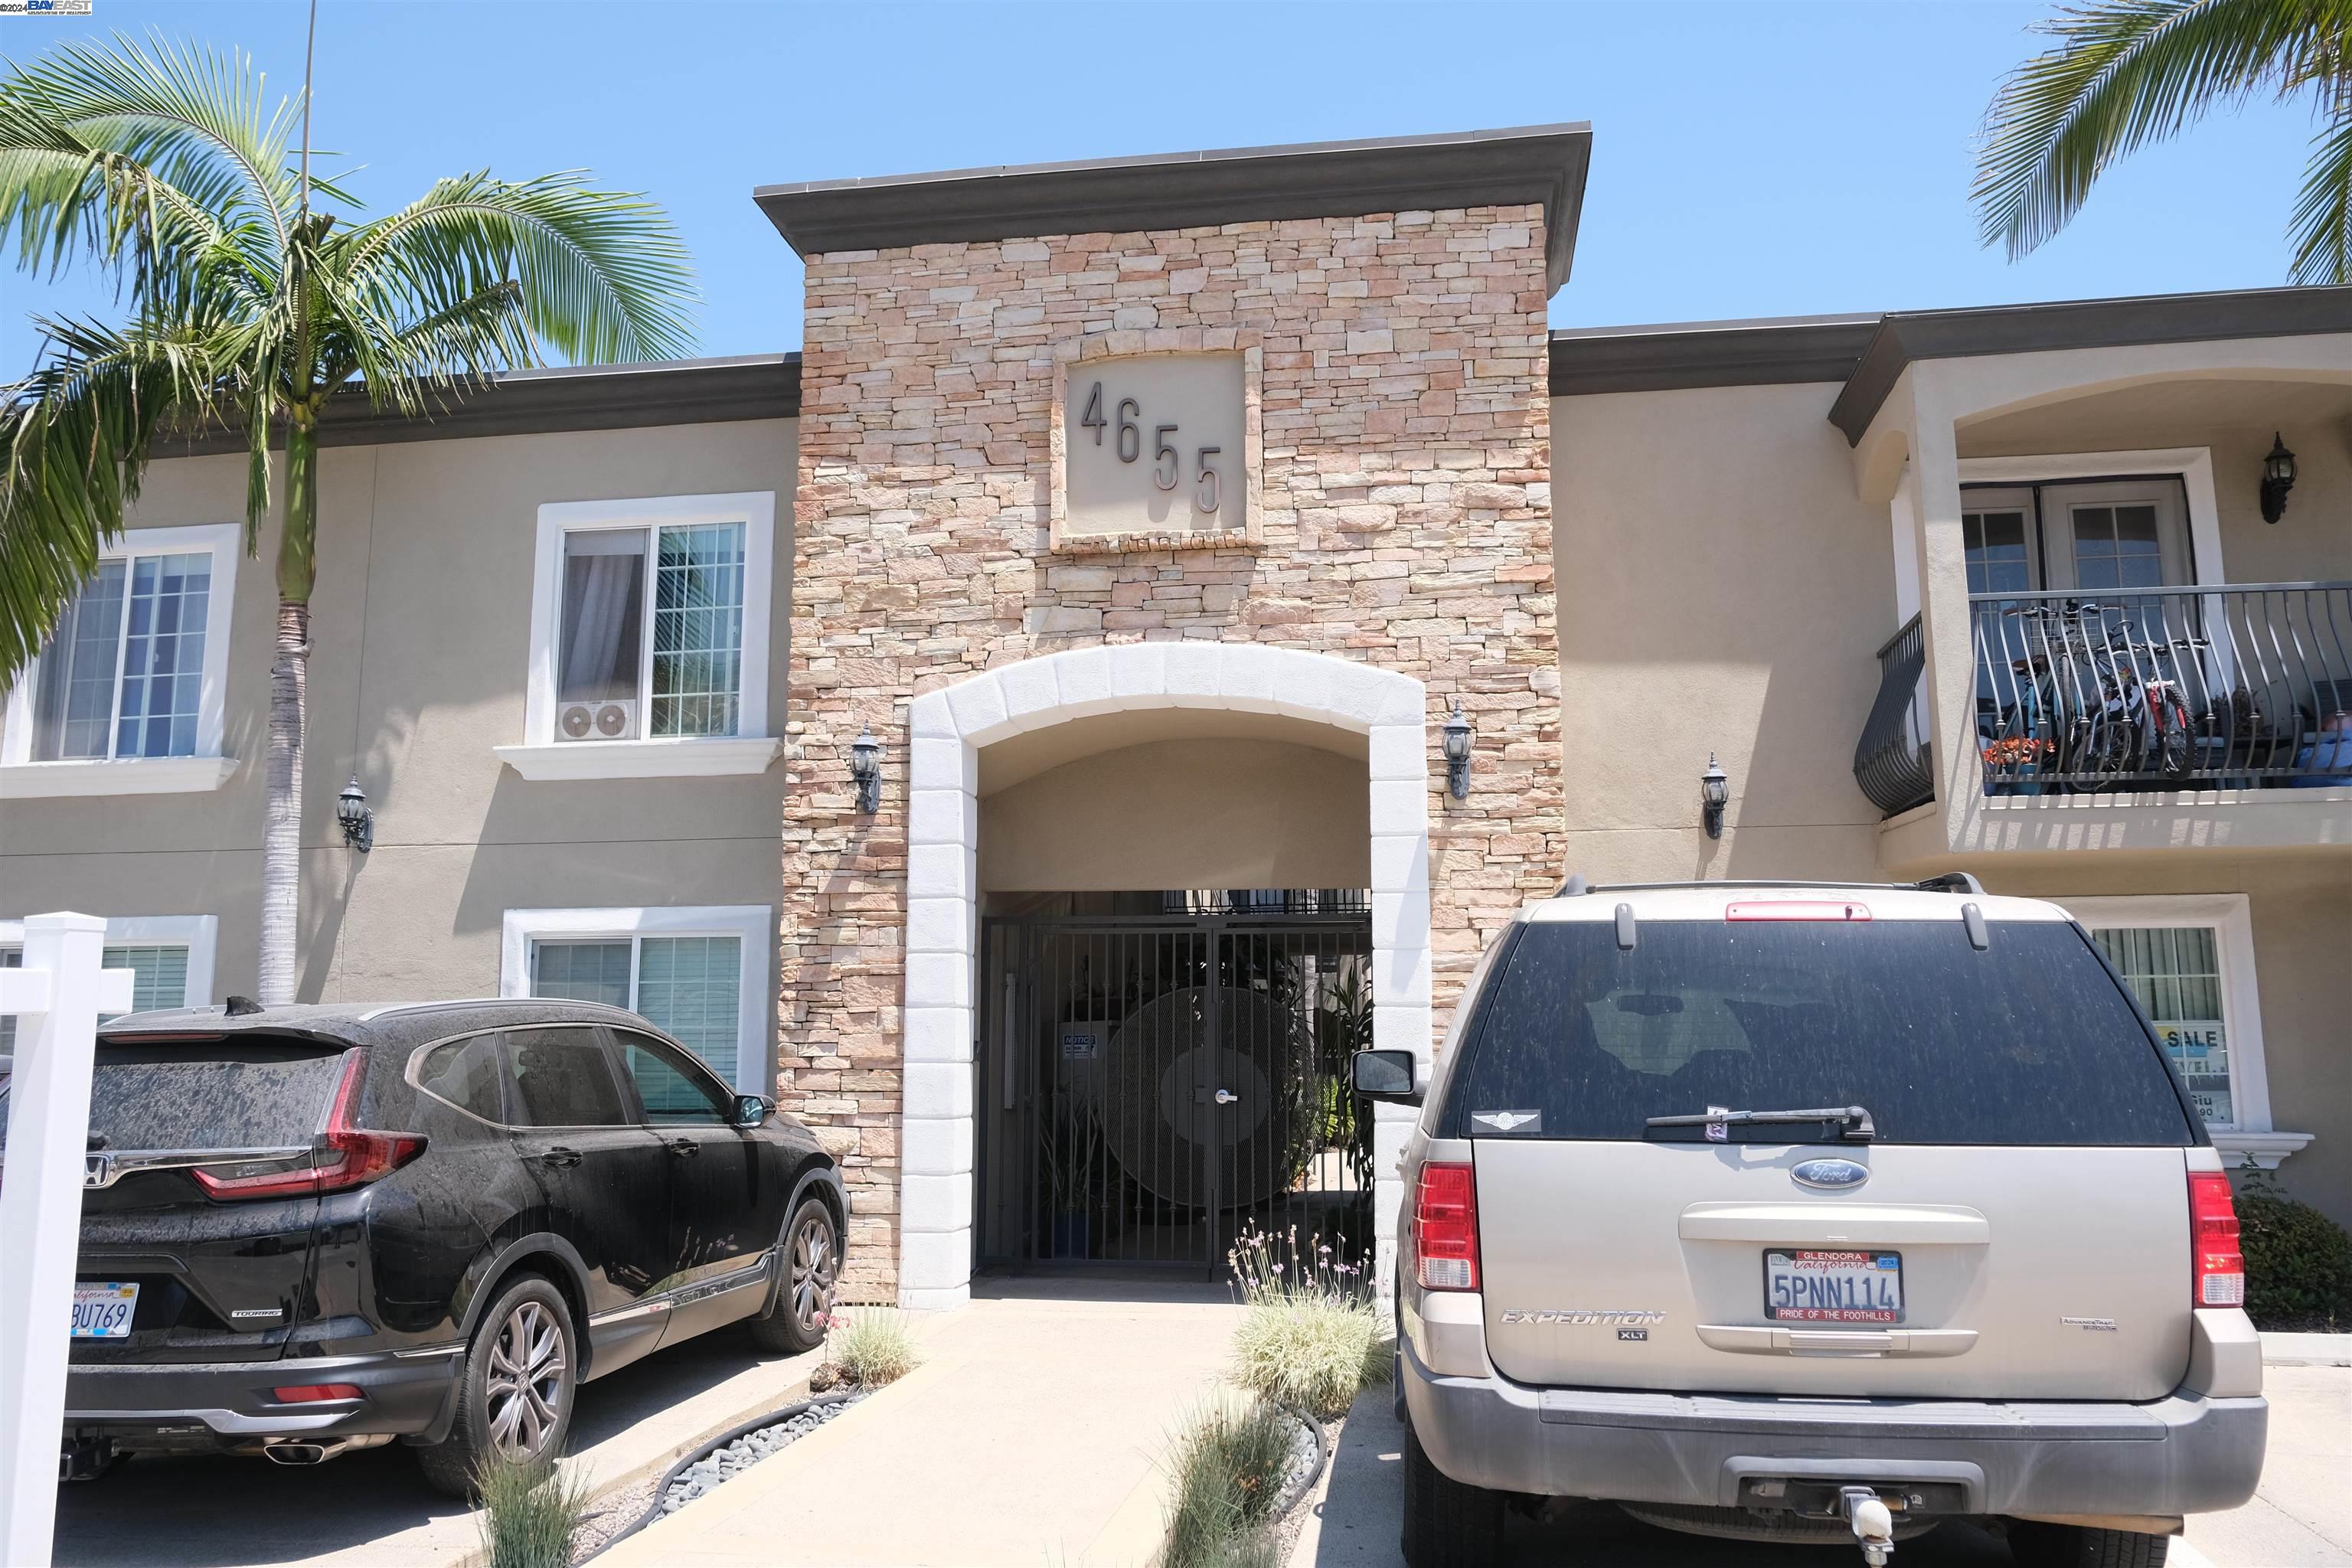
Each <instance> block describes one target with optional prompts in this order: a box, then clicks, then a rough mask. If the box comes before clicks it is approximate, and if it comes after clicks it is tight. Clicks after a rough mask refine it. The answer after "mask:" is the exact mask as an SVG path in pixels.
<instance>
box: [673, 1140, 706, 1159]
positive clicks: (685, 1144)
mask: <svg viewBox="0 0 2352 1568" xmlns="http://www.w3.org/2000/svg"><path fill="white" fill-rule="evenodd" d="M669 1152H671V1153H673V1154H675V1155H677V1157H678V1158H679V1159H681V1160H685V1159H690V1158H692V1157H693V1156H694V1155H696V1154H698V1153H700V1152H702V1145H701V1144H699V1143H698V1142H695V1141H694V1140H693V1139H691V1138H679V1139H677V1140H675V1141H673V1142H671V1144H670V1146H669Z"/></svg>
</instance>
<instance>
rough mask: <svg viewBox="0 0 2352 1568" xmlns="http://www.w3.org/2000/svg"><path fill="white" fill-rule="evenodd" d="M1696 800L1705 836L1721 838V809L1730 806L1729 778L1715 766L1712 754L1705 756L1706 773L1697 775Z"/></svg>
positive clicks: (1713, 754)
mask: <svg viewBox="0 0 2352 1568" xmlns="http://www.w3.org/2000/svg"><path fill="white" fill-rule="evenodd" d="M1698 799H1699V806H1700V809H1701V812H1702V815H1703V816H1704V817H1705V819H1706V836H1707V837H1709V838H1720V837H1723V808H1724V807H1725V806H1727V805H1730V804H1731V778H1730V775H1728V774H1727V773H1725V772H1724V771H1723V769H1722V768H1720V767H1718V766H1717V764H1716V761H1715V753H1714V752H1708V753H1707V754H1706V772H1705V773H1701V774H1699V775H1698Z"/></svg>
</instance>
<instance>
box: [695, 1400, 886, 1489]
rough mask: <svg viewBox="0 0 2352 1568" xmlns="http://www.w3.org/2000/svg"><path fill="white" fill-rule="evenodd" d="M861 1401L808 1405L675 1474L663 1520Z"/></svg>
mask: <svg viewBox="0 0 2352 1568" xmlns="http://www.w3.org/2000/svg"><path fill="white" fill-rule="evenodd" d="M862 1397H864V1396H863V1395H862V1394H852V1395H850V1397H848V1398H847V1399H836V1400H835V1401H833V1402H832V1403H831V1404H827V1405H810V1406H809V1407H808V1408H807V1409H806V1410H803V1411H802V1412H801V1413H800V1414H799V1415H790V1416H786V1417H785V1418H784V1419H783V1420H782V1421H778V1422H776V1423H774V1424H773V1425H772V1426H761V1427H759V1428H758V1429H756V1430H754V1431H751V1432H746V1433H744V1434H743V1436H740V1437H738V1438H736V1439H735V1440H734V1441H733V1442H731V1443H730V1444H728V1445H726V1446H725V1447H721V1448H715V1449H713V1450H712V1451H711V1452H709V1454H706V1455H704V1456H703V1457H702V1458H699V1459H698V1460H696V1461H695V1462H694V1463H693V1464H692V1465H689V1466H688V1467H687V1468H685V1469H684V1470H681V1471H680V1472H678V1477H677V1479H676V1480H674V1481H672V1482H670V1484H669V1489H668V1490H667V1491H665V1492H664V1493H662V1500H661V1511H662V1513H663V1514H664V1515H665V1516H667V1515H669V1514H673V1513H676V1512H677V1510H679V1509H682V1508H684V1507H685V1506H686V1505H687V1504H688V1503H690V1502H692V1501H693V1500H695V1499H697V1498H698V1497H701V1496H703V1495H704V1494H705V1493H707V1492H709V1491H711V1490H713V1489H716V1488H717V1487H718V1486H719V1484H720V1483H721V1482H723V1481H727V1480H731V1479H734V1478H735V1477H736V1476H739V1475H740V1474H742V1473H743V1471H745V1470H746V1469H749V1468H751V1466H753V1465H756V1464H758V1463H759V1462H760V1461H761V1460H762V1459H764V1458H767V1457H768V1456H769V1455H771V1454H772V1453H774V1452H775V1451H776V1450H777V1449H779V1448H782V1447H789V1446H790V1445H792V1444H793V1443H796V1442H798V1441H799V1440H800V1439H801V1438H803V1437H805V1436H808V1435H809V1434H810V1433H812V1432H814V1431H815V1430H816V1429H817V1428H818V1427H820V1426H824V1424H825V1423H826V1422H828V1421H830V1420H832V1419H833V1418H834V1417H835V1416H836V1415H840V1414H841V1413H842V1412H843V1411H845V1410H846V1409H848V1408H849V1407H850V1406H851V1405H855V1404H856V1403H857V1401H858V1400H859V1399H860V1398H862Z"/></svg>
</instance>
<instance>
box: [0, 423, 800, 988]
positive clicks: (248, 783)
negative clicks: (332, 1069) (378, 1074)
mask: <svg viewBox="0 0 2352 1568" xmlns="http://www.w3.org/2000/svg"><path fill="white" fill-rule="evenodd" d="M797 461H798V453H797V450H796V447H795V431H794V422H793V421H789V420H767V421H746V422H742V423H735V424H719V425H696V426H667V427H660V428H653V429H637V430H605V431H593V432H583V433H577V434H558V435H542V436H516V437H493V438H483V439H472V440H454V441H432V442H413V443H405V444H402V445H396V446H386V447H343V448H332V449H330V450H329V451H327V452H326V453H325V454H324V455H323V457H322V459H321V464H320V545H319V561H320V584H319V590H318V593H317V595H316V597H315V598H314V599H313V601H312V604H313V612H314V613H313V617H312V623H311V625H312V637H313V651H312V655H311V661H310V736H309V755H308V761H307V766H306V771H305V775H304V803H303V812H304V833H303V842H304V845H305V852H304V866H303V871H304V882H303V896H302V953H301V965H302V967H301V987H300V994H301V995H302V997H303V999H305V1000H316V999H333V1000H364V1001H373V1000H384V999H393V998H408V997H417V996H436V995H467V994H495V993H496V992H497V990H498V985H499V929H500V923H501V918H502V916H503V913H504V911H505V910H507V909H509V908H538V907H550V906H553V907H604V906H635V905H666V904H766V905H770V906H772V905H774V904H775V903H776V902H777V899H778V889H779V876H780V873H779V871H778V857H777V837H776V834H777V821H778V816H779V811H780V806H781V802H782V793H783V775H784V770H783V769H782V766H776V767H772V768H770V769H769V770H768V772H767V773H765V774H764V775H757V776H743V777H733V778H709V779H667V780H656V781H648V782H634V783H633V782H580V783H562V784H530V783H526V782H525V781H524V780H523V779H522V778H521V777H520V776H519V775H518V774H516V773H514V772H513V771H512V770H510V769H509V768H507V767H506V766H504V765H503V764H502V763H500V762H499V759H498V758H497V757H496V756H495V755H493V754H492V752H491V748H492V747H494V746H499V745H505V744H511V743H515V742H520V741H521V740H522V739H523V685H524V671H525V665H526V661H527V657H528V648H529V641H530V594H531V565H532V555H533V551H534V544H535V538H536V533H537V527H538V509H539V507H540V505H541V503H542V502H546V501H561V500H604V499H618V498H628V497H645V496H660V495H674V494H686V493H701V492H719V491H743V490H772V491H774V492H775V493H776V494H777V496H778V499H779V502H780V505H779V507H778V517H777V540H776V546H777V548H776V557H775V559H776V561H777V563H778V564H777V571H776V582H775V585H774V590H773V592H774V601H773V612H772V625H773V632H772V637H771V646H770V647H769V648H768V649H767V658H768V664H769V669H770V674H769V689H770V691H771V693H772V697H771V701H770V722H771V728H772V730H774V731H777V732H781V726H782V718H783V692H784V672H785V668H786V652H787V650H786V646H785V644H786V638H785V626H786V624H787V621H786V606H787V597H788V594H787V589H788V583H787V572H788V566H787V564H786V563H789V562H790V561H791V559H792V552H791V536H790V531H789V530H790V515H791V514H790V497H791V494H792V489H793V477H794V473H795V467H796V464H797ZM244 478H245V475H244V459H242V458H236V457H215V458H173V459H166V460H163V461H159V462H157V463H155V464H154V465H153V466H152V467H151V468H149V470H148V474H147V482H146V490H145V494H144V496H143V497H142V500H141V502H140V505H139V507H138V509H137V510H136V512H135V513H134V514H133V516H132V518H131V526H132V528H133V529H134V530H135V529H137V528H141V527H160V526H168V525H174V524H185V523H199V522H225V521H235V520H237V519H240V518H242V516H243V515H244ZM261 545H262V549H261V558H260V559H259V560H244V561H240V562H239V563H238V571H237V582H236V605H235V606H234V608H233V610H232V611H231V613H230V616H229V617H228V626H229V635H230V639H231V640H230V647H229V675H228V691H227V720H226V740H225V743H224V745H223V751H224V752H226V753H227V754H229V755H232V756H235V757H237V758H239V759H241V762H242V764H243V765H241V766H240V767H238V769H237V770H236V773H234V774H233V775H232V776H231V777H230V779H229V780H228V782H227V784H226V785H224V786H223V787H222V788H221V789H219V790H217V791H214V792H209V793H205V794H198V795H133V796H123V797H117V798H111V799H97V800H18V801H9V802H6V803H0V915H7V916H16V915H22V914H26V913H29V912H35V911H38V910H50V909H58V908H72V909H77V910H84V911H87V912H89V913H92V914H99V915H131V914H214V915H217V916H218V917H219V919H220V938H219V941H220V945H219V952H218V957H217V960H216V964H215V992H216V993H217V994H215V996H214V997H212V998H209V999H208V1000H215V1001H216V1000H218V999H219V995H221V994H227V993H228V992H231V991H243V992H250V991H252V990H253V989H254V984H255V973H256V964H257V953H256V949H257V941H258V921H259V916H258V888H259V879H260V859H261V855H260V846H261V822H262V800H263V787H262V779H261V766H260V763H261V756H262V751H263V735H264V728H265V723H266V716H267V701H268V691H267V674H266V671H267V661H268V649H269V644H270V637H271V631H272V622H273V606H274V594H275V590H274V576H273V574H272V571H271V563H272V559H273V554H274V552H275V550H276V547H277V538H276V531H275V529H274V528H272V529H270V530H268V531H265V533H264V536H263V539H262V542H261ZM216 624H217V623H216ZM353 773H356V774H357V775H358V776H359V779H360V782H361V784H362V786H363V787H364V788H365V789H366V791H367V794H368V797H369V799H370V801H371V802H372V803H373V805H374V807H375V810H376V836H375V848H374V851H373V853H372V854H371V855H368V856H366V857H365V858H362V857H360V856H358V855H356V854H354V853H352V852H351V851H348V850H346V849H344V848H343V847H341V836H340V834H339V833H338V832H337V830H336V827H335V812H334V804H335V796H336V795H337V794H338V793H339V792H340V791H341V788H342V786H343V784H344V781H345V780H347V779H348V778H350V777H351V776H352V774H353Z"/></svg>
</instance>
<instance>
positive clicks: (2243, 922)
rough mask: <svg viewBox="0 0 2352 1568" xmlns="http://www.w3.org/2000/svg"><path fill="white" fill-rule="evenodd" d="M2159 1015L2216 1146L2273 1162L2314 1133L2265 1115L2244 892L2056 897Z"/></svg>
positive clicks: (2266, 1093) (2265, 1084) (2258, 1002)
mask: <svg viewBox="0 0 2352 1568" xmlns="http://www.w3.org/2000/svg"><path fill="white" fill-rule="evenodd" d="M2059 901H2060V902H2061V903H2062V904H2063V905H2064V906H2065V908H2066V910H2068V912H2070V913H2072V914H2073V915H2074V918H2075V919H2076V920H2079V921H2082V922H2083V926H2084V929H2085V930H2086V931H2089V932H2090V933H2091V940H2092V941H2093V942H2096V943H2098V945H2099V950H2100V951H2101V952H2104V953H2105V954H2106V955H2107V961H2108V962H2109V963H2113V964H2114V965H2115V966H2116V972H2117V973H2120V974H2122V976H2123V977H2124V983H2125V984H2126V985H2128V986H2130V987H2131V989H2132V993H2133V994H2134V995H2136V996H2137V997H2138V998H2139V1003H2140V1005H2141V1006H2142V1007H2144V1008H2146V1009H2147V1016H2148V1017H2149V1019H2150V1020H2151V1021H2152V1022H2153V1023H2154V1024H2155V1025H2156V1031H2157V1036H2158V1038H2159V1039H2161V1040H2162V1041H2163V1042H2164V1047H2165V1049H2166V1050H2167V1051H2168V1052H2169V1053H2170V1054H2171V1056H2172V1059H2173V1063H2174V1065H2175V1066H2177V1067H2179V1069H2180V1075H2181V1077H2182V1078H2183V1079H2186V1080H2187V1082H2188V1085H2189V1095H2190V1097H2191V1098H2192V1099H2194V1100H2196V1102H2197V1107H2198V1110H2199V1111H2200V1113H2201V1114H2202V1115H2203V1116H2204V1119H2205V1127H2206V1131H2208V1132H2209V1133H2210V1135H2211V1136H2212V1139H2213V1142H2214V1144H2215V1146H2216V1147H2218V1148H2220V1149H2221V1151H2222V1152H2224V1154H2225V1155H2228V1156H2231V1163H2232V1164H2235V1163H2238V1160H2239V1158H2241V1157H2243V1156H2246V1155H2252V1157H2253V1158H2254V1159H2256V1160H2257V1161H2258V1162H2259V1163H2263V1164H2265V1165H2271V1166H2275V1165H2276V1164H2277V1163H2278V1162H2279V1161H2280V1160H2281V1159H2283V1158H2284V1157H2285V1156H2286V1155H2287V1154H2289V1153H2292V1152H2294V1150H2296V1149H2299V1148H2301V1147H2302V1146H2303V1145H2304V1144H2305V1143H2307V1142H2310V1138H2309V1136H2308V1135H2306V1134H2304V1133H2297V1132H2283V1131H2278V1130H2276V1129H2274V1128H2273V1126H2272V1125H2271V1095H2270V1078H2269V1074H2268V1072H2267V1070H2266V1068H2265V1067H2264V1064H2263V1010H2262V996H2261V993H2260V991H2259V990H2258V989H2257V987H2256V985H2255V982H2254V928H2253V920H2252V913H2251V906H2250V903H2249V900H2247V897H2246V895H2245V894H2243V893H2195V894H2173V895H2162V896H2148V897H2141V898H2093V899H2061V900H2059Z"/></svg>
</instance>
